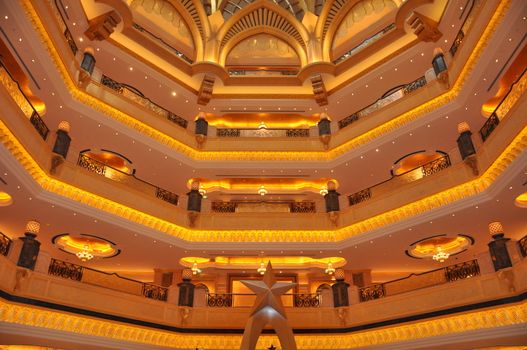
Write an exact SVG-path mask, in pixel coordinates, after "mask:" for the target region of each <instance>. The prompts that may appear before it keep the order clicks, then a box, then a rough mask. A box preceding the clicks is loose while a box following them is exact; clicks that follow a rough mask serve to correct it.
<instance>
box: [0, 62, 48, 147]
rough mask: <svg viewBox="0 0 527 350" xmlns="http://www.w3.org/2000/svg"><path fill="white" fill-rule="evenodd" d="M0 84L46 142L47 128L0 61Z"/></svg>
mask: <svg viewBox="0 0 527 350" xmlns="http://www.w3.org/2000/svg"><path fill="white" fill-rule="evenodd" d="M0 82H1V83H2V84H3V85H4V86H5V88H6V89H7V91H8V92H9V94H10V95H11V98H12V99H13V100H14V101H15V102H16V104H17V105H18V107H20V110H21V111H22V112H23V113H24V115H25V116H26V117H27V118H28V119H29V122H30V123H31V125H33V127H34V128H35V130H36V131H37V132H38V134H39V135H40V136H41V137H42V138H43V139H44V140H46V139H47V137H48V134H49V128H48V126H47V125H46V123H45V122H44V120H43V119H42V118H41V117H40V114H39V113H38V112H37V110H36V109H35V107H34V106H33V104H32V103H31V101H30V100H29V98H28V97H27V96H26V94H25V93H24V91H23V90H22V87H21V86H20V84H19V83H18V81H17V80H16V79H15V78H14V77H13V76H12V75H11V72H9V70H8V69H7V67H6V66H5V65H4V62H2V61H1V60H0Z"/></svg>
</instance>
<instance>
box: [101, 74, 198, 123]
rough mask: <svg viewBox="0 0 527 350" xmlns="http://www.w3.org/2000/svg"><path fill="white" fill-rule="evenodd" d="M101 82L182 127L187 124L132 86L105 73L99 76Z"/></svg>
mask: <svg viewBox="0 0 527 350" xmlns="http://www.w3.org/2000/svg"><path fill="white" fill-rule="evenodd" d="M101 84H102V85H103V86H106V87H108V88H110V89H112V90H113V91H115V92H116V93H118V94H120V95H122V96H124V97H126V98H128V99H130V100H132V101H133V102H135V103H137V104H139V105H141V106H143V107H145V108H147V109H149V110H150V111H152V112H154V113H155V114H157V115H159V116H161V117H163V118H165V119H167V120H169V121H171V122H172V123H174V124H176V125H178V126H180V127H182V128H184V129H186V128H187V126H188V121H187V120H186V119H184V118H182V117H180V116H178V115H177V114H175V113H173V112H170V111H169V110H167V109H165V108H163V107H161V106H160V105H158V104H157V103H155V102H153V101H152V100H151V99H149V98H148V97H146V96H145V95H144V94H143V93H142V92H141V91H139V90H138V89H136V88H135V87H133V86H130V85H128V84H124V83H119V82H117V81H115V80H113V79H112V78H110V77H108V76H106V75H103V76H102V77H101Z"/></svg>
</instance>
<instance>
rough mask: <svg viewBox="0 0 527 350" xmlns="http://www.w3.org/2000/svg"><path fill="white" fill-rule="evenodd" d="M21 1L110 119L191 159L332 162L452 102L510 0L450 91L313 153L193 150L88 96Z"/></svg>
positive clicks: (67, 78) (68, 81)
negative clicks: (328, 147) (335, 144)
mask: <svg viewBox="0 0 527 350" xmlns="http://www.w3.org/2000/svg"><path fill="white" fill-rule="evenodd" d="M22 4H23V5H24V7H25V9H26V11H27V14H28V16H29V21H30V22H31V23H32V24H33V26H34V27H35V30H36V31H37V33H39V35H40V37H41V40H42V42H43V44H44V46H45V48H46V49H47V51H48V53H49V54H50V55H51V58H52V60H53V62H54V63H55V66H56V67H57V70H58V72H59V73H60V74H61V76H62V79H63V80H64V83H65V85H66V87H67V88H68V90H69V91H70V93H71V95H72V97H73V98H74V99H76V100H78V101H79V102H82V103H83V104H85V105H87V106H89V107H90V108H93V109H94V110H96V111H98V112H100V113H103V114H105V115H107V116H108V117H110V118H113V119H115V120H118V121H120V122H121V123H123V124H124V125H126V126H128V127H130V128H132V129H134V130H136V131H138V132H140V133H142V134H144V135H146V136H148V137H151V138H153V139H155V140H156V141H158V142H160V143H161V144H164V145H166V146H168V147H170V148H172V149H173V150H174V151H176V152H178V153H180V154H183V155H186V156H188V157H189V158H192V159H195V160H214V161H217V160H221V161H269V160H273V161H288V162H291V161H330V160H333V159H335V158H337V157H339V156H341V155H343V154H345V153H347V152H350V151H351V150H354V149H356V148H358V147H360V146H362V145H364V144H366V143H368V142H370V141H372V140H374V139H376V138H379V137H381V136H383V135H385V134H387V133H390V132H392V131H394V130H396V129H399V128H401V127H402V126H404V125H406V124H408V123H410V122H412V121H414V120H416V119H419V118H420V117H422V116H423V115H426V114H428V113H430V112H431V111H433V110H435V109H437V108H439V107H441V106H444V105H446V104H448V103H450V102H451V101H453V100H454V99H455V98H457V96H458V95H459V92H460V90H461V87H462V86H463V85H464V83H465V82H466V81H467V79H468V78H469V76H470V73H471V71H472V70H473V69H474V66H475V64H476V62H477V60H478V59H479V57H480V56H481V54H482V52H483V49H484V48H485V47H486V46H487V44H488V41H489V39H490V37H491V36H492V34H493V33H494V32H495V29H496V27H497V25H498V24H499V23H500V22H501V20H502V19H503V16H504V14H505V12H506V10H507V8H508V6H509V5H510V2H509V1H505V0H504V1H501V3H500V5H499V6H498V8H497V9H496V12H495V14H494V16H493V17H492V18H491V20H490V21H489V23H488V25H487V27H486V29H485V31H484V33H483V34H482V36H481V38H480V40H479V41H478V43H477V44H476V46H475V48H474V50H473V51H472V54H471V55H470V57H469V58H468V60H467V62H466V64H465V66H464V68H463V70H462V71H461V73H460V75H459V77H458V79H457V80H456V82H455V83H454V84H453V88H452V89H451V90H449V91H448V92H446V93H444V94H443V95H441V96H438V97H436V98H434V99H432V100H430V101H428V102H426V103H424V104H422V105H420V106H418V107H416V108H414V109H412V110H410V111H408V112H406V113H404V114H402V115H400V116H398V117H396V118H393V119H392V120H390V121H389V122H387V123H385V124H382V125H380V126H378V127H376V128H374V129H372V130H370V131H368V132H366V133H364V134H362V135H360V136H358V137H355V138H353V139H351V140H349V141H347V142H346V143H344V144H342V145H340V146H338V147H336V148H334V149H332V150H329V151H327V152H323V151H314V152H310V151H309V152H296V151H291V152H275V151H224V152H223V151H222V152H219V151H201V150H198V149H194V148H192V147H190V146H188V145H186V144H184V143H182V142H181V141H179V140H176V139H174V138H172V137H170V136H169V135H167V134H164V133H162V132H160V131H159V130H156V129H154V128H152V127H151V126H149V125H147V124H145V123H142V122H140V121H138V120H136V119H134V118H133V117H131V116H129V115H127V114H125V113H123V112H121V111H120V110H118V109H117V108H114V107H112V106H110V105H108V104H106V103H103V102H101V101H100V100H98V99H97V98H95V97H93V96H91V95H89V94H88V93H86V92H84V91H83V90H80V89H79V88H77V86H76V84H75V82H74V79H72V77H71V75H70V72H69V71H68V69H67V68H66V67H65V65H64V64H63V62H62V59H61V55H59V54H58V52H57V50H56V48H55V46H54V45H53V41H52V40H51V38H50V37H49V35H48V33H47V32H46V30H45V27H44V25H43V24H42V22H41V20H40V18H39V17H38V14H37V13H36V11H35V9H34V8H33V6H32V4H31V1H30V0H23V1H22Z"/></svg>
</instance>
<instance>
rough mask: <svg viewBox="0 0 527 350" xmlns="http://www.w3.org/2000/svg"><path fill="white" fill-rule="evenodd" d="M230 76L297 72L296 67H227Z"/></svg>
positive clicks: (291, 73) (294, 74)
mask: <svg viewBox="0 0 527 350" xmlns="http://www.w3.org/2000/svg"><path fill="white" fill-rule="evenodd" d="M227 69H228V72H229V75H230V76H234V77H236V76H245V75H250V76H269V75H273V76H277V75H282V76H296V75H297V74H298V68H285V69H278V68H275V67H264V68H263V69H262V68H261V67H255V68H254V69H248V68H247V67H244V68H227Z"/></svg>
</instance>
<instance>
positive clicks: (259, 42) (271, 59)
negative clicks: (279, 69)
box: [226, 34, 300, 66]
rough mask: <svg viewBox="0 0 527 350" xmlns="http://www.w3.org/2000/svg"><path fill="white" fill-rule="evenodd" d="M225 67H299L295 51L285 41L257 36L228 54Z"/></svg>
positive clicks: (265, 35)
mask: <svg viewBox="0 0 527 350" xmlns="http://www.w3.org/2000/svg"><path fill="white" fill-rule="evenodd" d="M226 65H287V66H292V65H294V66H299V65H300V59H299V58H298V55H297V54H296V51H295V50H294V49H293V48H292V47H291V46H290V45H289V44H287V43H286V42H285V41H283V40H280V39H278V38H276V37H274V36H272V35H269V34H258V35H254V36H252V37H249V38H247V39H245V40H243V41H241V42H240V43H239V44H238V45H236V46H235V47H234V48H233V49H232V50H231V51H230V52H229V54H228V56H227V60H226Z"/></svg>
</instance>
